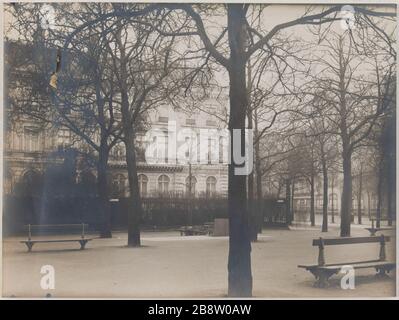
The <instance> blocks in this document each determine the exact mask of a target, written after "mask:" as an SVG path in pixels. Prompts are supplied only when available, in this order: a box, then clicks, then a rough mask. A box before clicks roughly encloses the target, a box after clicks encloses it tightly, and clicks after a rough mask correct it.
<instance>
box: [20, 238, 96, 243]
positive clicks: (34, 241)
mask: <svg viewBox="0 0 399 320" xmlns="http://www.w3.org/2000/svg"><path fill="white" fill-rule="evenodd" d="M91 240H93V238H84V239H64V240H23V241H20V242H21V243H41V242H76V241H91Z"/></svg>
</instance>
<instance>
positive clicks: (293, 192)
mask: <svg viewBox="0 0 399 320" xmlns="http://www.w3.org/2000/svg"><path fill="white" fill-rule="evenodd" d="M294 196H295V179H294V178H292V180H291V200H290V201H291V205H290V208H291V217H290V223H292V221H294V218H295V205H294Z"/></svg>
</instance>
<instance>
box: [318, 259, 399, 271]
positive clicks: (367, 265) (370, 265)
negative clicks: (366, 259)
mask: <svg viewBox="0 0 399 320" xmlns="http://www.w3.org/2000/svg"><path fill="white" fill-rule="evenodd" d="M394 265H395V262H386V261H380V262H374V263H358V264H352V265H351V266H352V267H353V268H354V269H363V268H374V267H381V266H394ZM341 267H342V266H339V265H336V266H320V267H319V269H324V270H336V269H341Z"/></svg>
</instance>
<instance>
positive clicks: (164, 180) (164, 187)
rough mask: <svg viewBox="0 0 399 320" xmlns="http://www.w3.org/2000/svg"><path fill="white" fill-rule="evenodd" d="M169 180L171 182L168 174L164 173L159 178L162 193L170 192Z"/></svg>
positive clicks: (159, 187)
mask: <svg viewBox="0 0 399 320" xmlns="http://www.w3.org/2000/svg"><path fill="white" fill-rule="evenodd" d="M169 182H170V179H169V177H168V176H166V175H164V174H163V175H161V176H160V177H159V178H158V191H159V192H160V193H168V192H169Z"/></svg>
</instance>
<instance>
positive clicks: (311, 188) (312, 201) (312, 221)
mask: <svg viewBox="0 0 399 320" xmlns="http://www.w3.org/2000/svg"><path fill="white" fill-rule="evenodd" d="M310 225H311V226H312V227H314V226H315V210H314V171H313V168H312V172H311V176H310Z"/></svg>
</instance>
